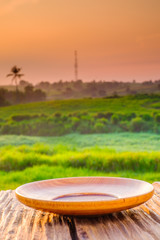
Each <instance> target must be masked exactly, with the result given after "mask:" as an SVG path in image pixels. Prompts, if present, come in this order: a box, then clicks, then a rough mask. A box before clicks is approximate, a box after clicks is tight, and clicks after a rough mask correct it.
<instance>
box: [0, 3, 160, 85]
mask: <svg viewBox="0 0 160 240" xmlns="http://www.w3.org/2000/svg"><path fill="white" fill-rule="evenodd" d="M159 11H160V0H152V1H151V0H134V1H133V0H112V1H109V0H81V1H80V0H47V1H46V0H0V84H1V85H3V84H9V83H10V82H11V79H9V78H6V74H7V73H9V72H10V69H11V67H12V66H13V65H17V66H18V67H21V68H22V72H23V73H24V74H25V76H24V77H23V79H24V80H26V81H29V82H32V83H37V82H40V81H50V82H54V81H59V80H63V81H69V80H74V51H75V50H77V52H78V77H79V79H82V80H84V81H92V80H96V81H98V80H106V81H112V80H117V81H132V80H133V79H135V80H136V81H145V80H150V79H152V80H156V79H160V14H159Z"/></svg>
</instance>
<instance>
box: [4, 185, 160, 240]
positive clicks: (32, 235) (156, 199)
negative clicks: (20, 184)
mask: <svg viewBox="0 0 160 240" xmlns="http://www.w3.org/2000/svg"><path fill="white" fill-rule="evenodd" d="M153 186H154V187H155V194H154V196H153V197H152V199H151V200H149V201H148V202H146V203H145V204H142V205H140V206H139V207H136V208H133V209H130V210H127V211H123V212H119V213H113V214H108V215H106V216H100V217H91V218H87V217H65V216H58V215H55V214H53V213H45V212H41V211H37V210H34V209H31V208H29V207H26V206H24V205H23V204H21V203H19V202H18V201H17V200H16V198H15V195H14V191H11V190H8V191H1V192H0V240H12V239H14V240H46V239H47V240H51V239H52V240H101V239H102V240H125V239H128V240H134V239H135V240H140V239H142V240H146V239H147V240H152V239H154V240H160V183H154V184H153Z"/></svg>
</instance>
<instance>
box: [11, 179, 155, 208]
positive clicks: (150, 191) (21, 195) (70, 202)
mask: <svg viewBox="0 0 160 240" xmlns="http://www.w3.org/2000/svg"><path fill="white" fill-rule="evenodd" d="M82 178H86V179H87V178H105V179H123V180H129V181H135V182H143V183H145V184H147V185H149V186H150V187H151V190H148V191H146V192H145V193H142V194H136V195H132V196H129V197H119V198H115V199H112V200H94V201H54V200H47V199H37V198H35V197H28V196H27V197H26V196H25V195H23V194H21V193H19V192H18V191H19V189H20V188H21V187H23V186H26V185H32V184H34V183H41V182H47V181H51V180H52V181H54V180H66V179H82ZM15 194H16V196H20V197H22V198H26V199H29V200H36V201H39V202H46V203H47V202H52V203H53V202H55V203H62V204H64V203H65V204H80V203H86V204H88V203H93V202H96V203H100V202H113V201H114V202H116V201H119V200H123V199H127V200H128V199H130V198H135V197H141V196H145V195H147V194H152V196H153V194H154V186H153V185H152V184H151V183H149V182H146V181H143V180H139V179H134V178H123V177H105V176H89V177H87V176H83V177H66V178H51V179H45V180H39V181H34V182H29V183H25V184H23V185H21V186H19V187H17V188H16V189H15Z"/></svg>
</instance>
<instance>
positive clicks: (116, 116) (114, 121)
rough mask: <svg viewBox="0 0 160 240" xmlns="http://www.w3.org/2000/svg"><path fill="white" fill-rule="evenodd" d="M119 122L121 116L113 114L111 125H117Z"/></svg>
mask: <svg viewBox="0 0 160 240" xmlns="http://www.w3.org/2000/svg"><path fill="white" fill-rule="evenodd" d="M118 122H119V116H118V115H117V114H113V115H112V117H111V123H113V124H117V123H118Z"/></svg>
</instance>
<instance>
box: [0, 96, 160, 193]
mask: <svg viewBox="0 0 160 240" xmlns="http://www.w3.org/2000/svg"><path fill="white" fill-rule="evenodd" d="M159 106H160V96H159V95H150V96H148V95H140V96H137V97H134V96H128V97H127V96H126V97H122V98H107V99H81V100H57V101H52V102H41V103H31V104H23V105H15V106H9V107H1V108H0V178H1V181H0V189H15V188H16V187H17V186H19V185H21V184H24V183H26V182H31V181H36V180H42V179H48V178H60V177H72V176H121V177H130V178H137V179H143V180H146V181H149V182H153V181H159V180H160V135H159V133H160V113H159Z"/></svg>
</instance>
